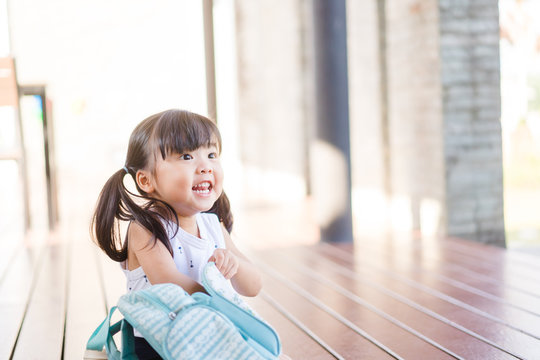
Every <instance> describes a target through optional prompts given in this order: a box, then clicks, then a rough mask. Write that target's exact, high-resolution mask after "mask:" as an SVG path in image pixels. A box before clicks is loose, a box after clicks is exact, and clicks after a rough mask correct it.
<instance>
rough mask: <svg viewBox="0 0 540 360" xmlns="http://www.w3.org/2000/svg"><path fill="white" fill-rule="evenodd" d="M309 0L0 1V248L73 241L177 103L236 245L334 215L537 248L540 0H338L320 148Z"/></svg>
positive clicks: (320, 94) (314, 230)
mask: <svg viewBox="0 0 540 360" xmlns="http://www.w3.org/2000/svg"><path fill="white" fill-rule="evenodd" d="M316 3H321V2H317V1H309V0H287V1H277V2H276V1H269V0H261V1H248V0H236V1H234V0H214V1H189V0H174V1H173V0H158V1H143V0H131V1H125V0H118V1H113V2H111V1H102V0H97V1H93V2H82V1H61V0H51V1H48V2H43V1H36V0H18V1H9V0H0V58H2V59H1V62H0V65H1V67H0V81H1V84H0V174H1V178H2V180H3V186H2V187H0V232H1V233H2V236H1V238H0V242H7V241H9V239H12V238H14V237H20V236H21V234H22V233H24V231H25V229H29V231H48V230H49V229H53V230H54V229H58V228H62V229H72V231H74V232H72V233H73V234H75V233H76V234H81V235H80V236H88V231H87V229H88V226H89V223H90V216H91V213H92V211H93V208H94V204H95V201H96V199H97V196H98V194H99V191H100V190H101V187H102V186H103V184H104V183H105V181H106V180H107V179H108V177H109V176H110V175H111V174H112V173H113V172H115V171H117V170H118V169H120V168H121V167H122V166H123V165H124V161H125V154H126V149H127V142H128V138H129V135H130V133H131V131H132V130H133V128H134V127H135V125H136V124H137V123H139V122H140V121H141V120H143V119H144V118H146V117H147V116H149V115H151V114H154V113H156V112H159V111H162V110H165V109H169V108H183V109H187V110H191V111H194V112H197V113H201V114H204V115H208V116H210V117H212V118H213V119H215V120H216V121H217V123H218V126H219V128H220V130H221V132H222V137H223V154H222V158H223V163H224V168H225V175H226V180H225V182H226V183H225V189H226V191H227V193H228V195H229V197H230V198H231V201H232V204H233V210H234V212H235V215H236V219H237V222H236V224H237V227H236V231H237V235H238V236H239V237H242V235H243V234H253V229H261V230H260V231H261V232H263V234H262V235H261V238H260V239H253V238H250V239H247V240H246V241H249V242H250V244H251V245H252V246H260V247H264V246H287V245H291V244H292V243H310V242H316V241H319V240H320V239H321V238H322V239H323V240H329V241H331V240H333V239H331V238H326V237H325V236H324V232H322V233H321V230H320V229H321V228H323V229H324V228H325V226H326V225H327V224H328V222H329V221H331V219H330V220H329V218H332V217H335V212H338V213H339V212H344V214H345V216H346V217H350V222H351V224H352V228H353V231H354V236H355V237H362V236H365V237H374V239H377V238H378V237H379V236H382V235H384V234H387V233H389V232H393V233H407V234H410V233H413V234H416V235H418V236H421V237H433V236H439V235H449V236H459V237H463V238H466V239H470V240H474V241H480V242H484V243H491V244H495V245H498V246H507V247H509V248H515V249H525V250H527V251H540V250H539V249H540V217H539V216H538V214H539V213H540V212H539V207H540V205H539V204H540V58H539V55H540V26H539V24H540V2H538V1H535V0H528V1H527V0H522V1H519V0H500V1H498V2H497V1H493V0H477V1H459V2H457V1H450V0H438V1H435V0H433V1H420V0H384V1H383V0H378V1H377V0H369V1H365V0H362V1H355V0H348V1H347V2H346V16H345V18H343V19H341V20H342V22H341V24H342V25H344V24H345V23H346V27H345V29H346V47H345V48H344V49H343V48H339V47H336V49H335V51H336V53H337V52H339V53H337V54H336V56H337V57H339V56H341V55H343V54H345V55H346V57H345V62H344V64H345V66H344V67H343V66H342V67H341V68H342V71H343V72H344V73H345V74H347V76H346V81H345V85H346V89H347V91H346V92H345V97H346V98H347V99H348V102H347V101H345V102H346V103H348V109H347V112H346V113H347V114H346V115H347V116H348V118H347V125H348V129H345V131H346V134H348V139H347V140H346V141H344V146H345V147H346V148H347V149H349V150H350V152H349V153H347V152H345V153H344V154H341V153H339V151H338V152H337V155H336V149H335V148H334V147H332V146H331V145H332V144H330V145H328V143H323V142H321V141H319V140H320V138H321V137H320V135H321V124H323V125H326V126H329V127H332V124H333V122H334V121H335V119H333V118H332V116H326V118H321V114H320V106H321V103H324V102H325V101H326V100H327V99H331V98H332V97H333V96H335V94H334V93H333V92H332V89H331V88H328V89H326V88H325V87H324V86H323V85H324V83H321V81H320V79H319V78H318V76H319V75H320V74H319V73H320V72H318V69H320V67H318V66H320V65H319V64H320V63H319V62H318V61H319V60H320V58H321V56H325V55H324V54H323V55H321V50H320V49H321V47H320V42H321V41H320V40H321V39H320V32H318V30H319V28H318V27H320V24H319V25H318V23H317V21H314V19H317V16H319V17H320V16H321V11H320V9H319V10H317V9H316V5H315V4H316ZM317 14H318V15H317ZM318 44H319V45H318ZM333 46H334V45H333V43H332V42H330V43H329V44H328V43H327V44H326V47H324V48H323V49H325V50H326V51H327V52H328V51H330V52H332V49H333ZM343 50H345V52H343ZM340 54H341V55H340ZM326 56H330V57H332V56H333V55H332V54H330V55H329V54H326ZM342 64H343V62H342ZM342 84H343V82H342ZM342 97H343V96H342ZM347 99H346V100H347ZM322 128H324V126H323V127H322ZM338 142H339V140H338ZM333 145H335V144H333ZM338 148H339V146H338ZM336 199H341V200H343V199H344V200H343V201H342V203H339V201H341V200H339V201H337V200H336ZM336 202H338V204H337V205H336ZM343 204H346V205H343ZM348 208H350V212H349V210H347V209H348ZM336 209H337V210H336ZM343 209H345V210H343ZM334 210H335V211H334ZM332 211H334V213H333V212H332ZM266 228H271V229H272V231H273V233H272V236H268V235H267V234H266V233H264V231H265V229H266ZM73 229H78V230H76V231H75V230H73ZM81 229H82V230H83V231H81ZM68 231H69V230H68ZM321 234H322V235H321ZM77 236H79V235H77Z"/></svg>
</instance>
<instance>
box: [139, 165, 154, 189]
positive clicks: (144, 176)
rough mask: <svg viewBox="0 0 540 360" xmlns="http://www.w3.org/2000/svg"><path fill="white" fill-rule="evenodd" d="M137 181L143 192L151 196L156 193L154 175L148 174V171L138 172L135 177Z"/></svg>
mask: <svg viewBox="0 0 540 360" xmlns="http://www.w3.org/2000/svg"><path fill="white" fill-rule="evenodd" d="M135 181H137V185H139V187H140V188H141V190H143V191H144V192H145V193H147V194H150V193H152V192H153V191H154V183H153V182H152V175H151V174H149V173H148V171H146V170H138V171H137V174H136V175H135Z"/></svg>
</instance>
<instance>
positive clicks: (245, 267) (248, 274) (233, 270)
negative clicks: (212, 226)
mask: <svg viewBox="0 0 540 360" xmlns="http://www.w3.org/2000/svg"><path fill="white" fill-rule="evenodd" d="M221 230H222V231H223V237H224V238H225V246H226V247H227V248H226V249H216V252H214V255H213V256H212V258H211V260H212V261H215V262H216V266H217V267H218V269H220V267H222V268H221V269H220V271H221V272H222V273H223V272H225V273H224V275H225V277H226V278H230V279H231V283H232V285H233V287H234V289H235V290H236V291H237V292H238V293H239V294H240V295H244V296H256V295H257V294H258V293H259V291H261V288H262V280H261V275H260V273H259V271H258V270H257V268H256V267H255V266H254V265H253V264H252V263H251V262H250V261H249V260H248V258H247V257H246V256H245V255H244V254H242V253H241V252H240V250H238V248H237V247H236V246H235V245H234V242H233V241H232V239H231V236H230V235H229V232H228V231H227V229H225V226H223V224H221ZM223 262H224V263H225V264H224V265H223V266H220V265H222V264H220V263H223ZM225 267H228V269H225Z"/></svg>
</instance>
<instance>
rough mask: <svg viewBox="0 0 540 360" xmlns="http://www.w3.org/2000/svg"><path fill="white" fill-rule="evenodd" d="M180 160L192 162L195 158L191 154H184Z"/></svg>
mask: <svg viewBox="0 0 540 360" xmlns="http://www.w3.org/2000/svg"><path fill="white" fill-rule="evenodd" d="M180 159H182V160H191V159H193V156H191V155H189V154H182V155H180Z"/></svg>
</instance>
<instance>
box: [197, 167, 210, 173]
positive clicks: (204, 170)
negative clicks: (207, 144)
mask: <svg viewBox="0 0 540 360" xmlns="http://www.w3.org/2000/svg"><path fill="white" fill-rule="evenodd" d="M200 172H201V174H211V173H212V168H211V167H209V166H201V168H200Z"/></svg>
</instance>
